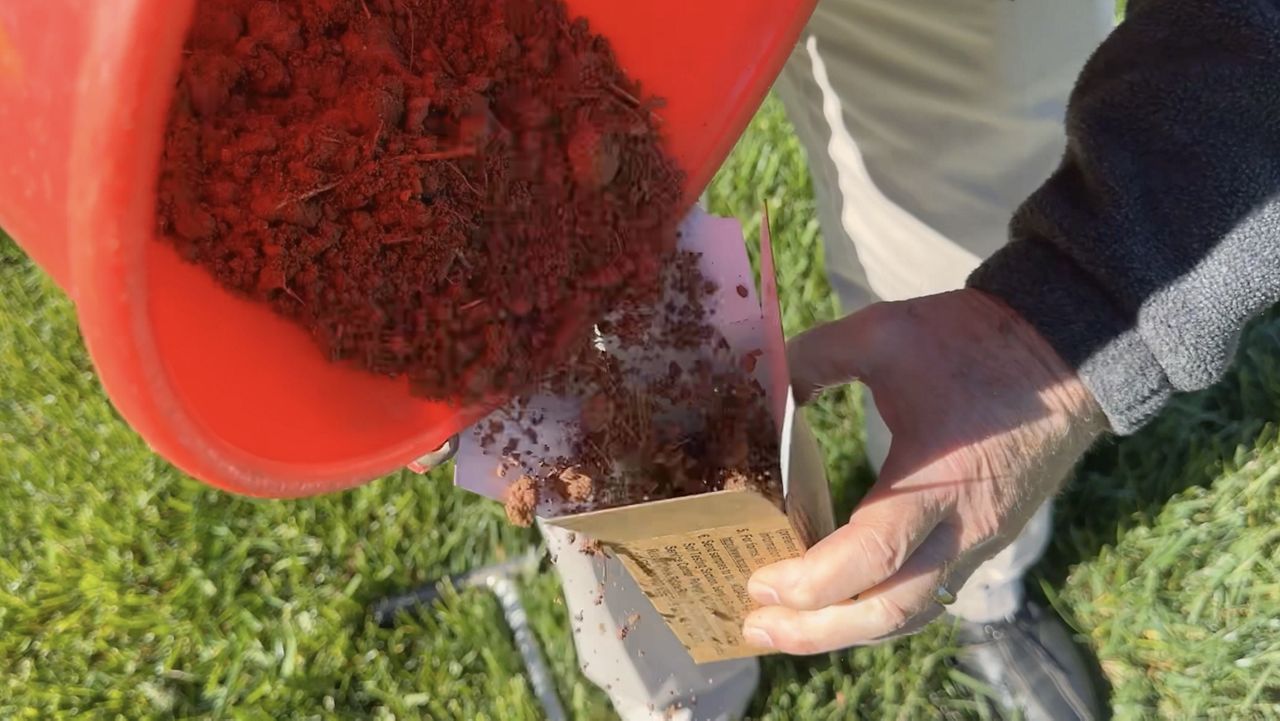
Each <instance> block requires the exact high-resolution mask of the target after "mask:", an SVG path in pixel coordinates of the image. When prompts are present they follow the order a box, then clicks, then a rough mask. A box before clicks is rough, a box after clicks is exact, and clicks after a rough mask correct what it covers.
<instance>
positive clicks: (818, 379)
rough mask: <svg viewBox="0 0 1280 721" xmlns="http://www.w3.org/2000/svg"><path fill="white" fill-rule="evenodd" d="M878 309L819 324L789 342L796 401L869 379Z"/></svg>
mask: <svg viewBox="0 0 1280 721" xmlns="http://www.w3.org/2000/svg"><path fill="white" fill-rule="evenodd" d="M875 308H876V306H872V307H870V308H866V309H863V310H860V311H858V312H856V313H851V314H849V315H847V316H845V317H843V318H841V319H840V320H836V321H832V322H830V323H824V324H822V325H819V326H816V327H814V328H811V329H809V330H807V331H805V332H803V333H801V334H800V335H798V336H796V337H794V338H792V339H791V341H790V342H788V343H787V363H788V364H789V366H790V369H791V387H792V391H793V393H794V394H795V398H796V403H798V404H801V405H803V404H805V403H808V402H809V401H811V400H813V398H814V396H816V395H817V394H818V393H820V392H821V391H823V390H824V389H827V388H833V387H835V386H841V385H844V384H846V383H852V382H853V381H855V380H866V378H867V376H868V374H869V373H870V372H871V367H872V365H873V363H872V360H873V353H874V349H875V344H874V343H873V342H872V330H873V327H872V326H873V321H874V318H875V317H876V313H875Z"/></svg>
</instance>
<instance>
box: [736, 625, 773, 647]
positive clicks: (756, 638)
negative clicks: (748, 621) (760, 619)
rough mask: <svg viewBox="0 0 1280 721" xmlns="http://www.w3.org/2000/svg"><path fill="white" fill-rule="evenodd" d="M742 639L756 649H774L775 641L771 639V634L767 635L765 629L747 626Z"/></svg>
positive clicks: (743, 630)
mask: <svg viewBox="0 0 1280 721" xmlns="http://www.w3.org/2000/svg"><path fill="white" fill-rule="evenodd" d="M742 637H743V638H744V639H746V641H747V643H748V644H750V645H752V646H755V647H756V648H773V639H772V638H769V634H767V633H765V632H764V630H763V629H759V628H755V627H754V626H747V627H746V628H744V629H742Z"/></svg>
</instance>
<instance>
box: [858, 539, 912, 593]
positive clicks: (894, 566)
mask: <svg viewBox="0 0 1280 721" xmlns="http://www.w3.org/2000/svg"><path fill="white" fill-rule="evenodd" d="M858 542H859V543H860V544H861V551H862V555H863V558H865V559H866V568H867V572H868V573H870V574H871V576H872V578H871V579H870V580H871V581H872V583H873V584H875V583H880V582H881V581H884V580H886V579H888V578H889V577H890V576H892V575H893V574H895V573H897V572H898V569H899V568H901V567H902V563H903V561H902V559H900V558H899V556H900V555H901V554H900V553H899V552H898V550H897V549H895V548H894V547H893V544H891V543H890V542H889V540H888V539H887V538H886V537H885V534H884V532H883V531H881V530H880V529H878V528H875V527H874V526H872V527H868V528H865V529H864V530H863V532H862V533H860V534H858Z"/></svg>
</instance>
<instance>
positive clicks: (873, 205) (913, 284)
mask: <svg viewBox="0 0 1280 721" xmlns="http://www.w3.org/2000/svg"><path fill="white" fill-rule="evenodd" d="M804 47H805V51H806V52H807V53H808V55H809V61H810V63H812V66H813V79H814V81H815V82H816V83H817V85H818V88H819V89H820V90H821V93H822V114H823V117H824V118H825V119H826V122H827V124H828V126H829V129H830V132H831V139H830V141H829V142H828V143H827V154H828V155H829V156H830V157H831V160H832V161H833V162H834V163H835V166H836V168H837V169H838V171H839V188H840V193H841V196H842V197H843V201H844V202H843V203H842V206H843V208H842V211H841V214H840V222H841V223H842V224H843V225H844V228H845V232H846V233H848V234H849V236H851V237H866V238H878V237H883V238H891V239H892V241H893V242H884V243H856V244H854V251H855V252H856V253H857V256H858V260H860V261H861V262H862V265H863V268H864V269H865V271H866V278H867V282H868V284H869V285H870V286H871V291H872V292H873V293H875V295H876V296H877V297H878V298H880V299H881V300H903V299H906V298H912V297H915V296H918V295H920V294H921V293H920V291H919V289H918V286H919V283H920V279H922V278H923V279H927V280H928V281H929V282H931V283H942V284H945V285H949V286H951V287H959V286H960V285H962V284H963V283H964V278H965V277H966V276H967V275H968V274H969V273H970V272H971V271H972V270H973V269H974V268H976V267H977V266H978V263H979V260H978V258H977V256H975V255H973V254H972V253H969V252H967V251H965V250H964V249H963V248H961V247H959V246H957V245H956V244H955V243H953V242H951V241H950V240H948V239H947V238H945V237H943V236H942V235H941V234H940V233H938V232H937V231H935V230H934V229H932V228H930V227H929V226H928V225H926V224H924V223H923V222H921V221H920V220H919V219H918V218H916V217H915V216H914V215H911V214H910V213H908V212H906V211H905V210H903V209H902V208H900V207H898V206H897V205H895V204H894V203H893V202H892V201H891V200H889V199H888V198H887V197H885V195H884V194H883V193H881V192H880V190H879V189H878V188H876V186H875V183H873V182H872V180H871V176H870V174H869V173H868V172H867V166H866V164H865V163H864V162H863V160H862V153H861V152H859V150H858V145H857V143H855V142H854V141H853V137H852V136H851V135H850V134H849V129H848V128H847V127H845V123H844V109H843V105H842V104H841V102H840V97H839V96H838V95H837V94H836V92H835V90H834V89H833V88H832V87H831V81H830V79H829V78H828V76H827V66H826V63H825V62H823V60H822V56H821V55H819V54H818V39H817V38H816V37H814V36H812V35H810V36H809V38H808V39H807V40H806V41H805V44H804Z"/></svg>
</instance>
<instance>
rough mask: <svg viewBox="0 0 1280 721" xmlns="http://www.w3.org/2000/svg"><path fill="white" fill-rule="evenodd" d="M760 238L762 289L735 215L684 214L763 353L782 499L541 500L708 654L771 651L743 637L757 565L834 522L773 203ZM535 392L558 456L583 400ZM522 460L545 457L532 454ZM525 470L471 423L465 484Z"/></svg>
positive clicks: (497, 491)
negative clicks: (792, 350) (804, 386)
mask: <svg viewBox="0 0 1280 721" xmlns="http://www.w3.org/2000/svg"><path fill="white" fill-rule="evenodd" d="M760 241H761V242H760V251H761V252H760V275H761V278H762V280H761V287H760V289H759V292H758V293H757V292H756V287H755V282H754V277H753V276H754V274H753V272H752V270H751V266H750V262H749V259H748V255H747V248H746V245H745V242H744V239H743V233H742V228H741V225H740V224H739V223H738V222H737V221H734V220H731V219H722V218H713V217H711V216H708V215H706V214H705V213H703V212H701V211H700V210H696V209H695V211H694V212H693V213H692V214H691V215H690V217H689V218H688V219H687V220H686V222H685V224H684V226H683V233H682V237H681V247H682V249H685V250H690V251H694V252H698V253H700V254H701V259H700V261H699V262H700V265H701V271H702V274H703V275H704V276H705V277H706V278H707V279H708V280H710V281H712V282H713V283H715V285H716V290H715V291H714V297H713V298H712V308H713V311H714V312H713V313H712V314H711V322H712V324H713V325H714V326H715V327H716V329H717V330H718V331H719V332H720V333H721V335H723V337H724V338H725V339H726V340H727V341H728V344H729V345H730V346H731V348H732V350H733V351H734V352H736V353H742V354H755V355H758V357H759V362H758V363H756V364H755V367H754V368H753V369H752V372H753V374H754V375H755V379H756V381H758V382H759V384H760V385H761V386H762V387H763V388H764V390H765V396H766V400H767V402H768V404H769V407H770V413H771V415H772V418H773V421H774V424H775V425H776V432H777V434H778V438H779V446H778V447H779V449H780V453H779V455H780V457H779V458H778V473H779V477H780V479H781V499H780V500H779V499H777V498H776V497H771V496H770V495H767V494H766V493H764V492H762V491H761V490H758V489H756V488H753V487H744V488H737V489H734V490H721V491H714V492H709V493H702V494H698V495H690V496H684V497H679V498H669V499H663V500H654V501H649V502H644V503H635V504H631V505H625V506H621V507H613V508H607V509H604V510H592V511H587V512H575V511H576V509H574V508H572V507H569V506H567V505H566V504H564V503H563V502H560V501H558V500H557V499H554V498H552V499H540V501H539V504H538V506H537V515H538V517H539V518H541V519H543V520H544V521H545V522H547V523H550V524H553V525H556V526H560V527H563V528H566V529H569V530H571V531H574V532H576V533H579V534H583V535H585V536H587V537H589V538H591V539H593V540H596V541H599V542H600V543H601V544H602V545H603V546H604V547H605V548H606V549H607V550H608V551H609V552H611V553H612V554H614V555H616V556H617V557H618V559H619V560H620V561H621V562H622V563H623V565H624V566H625V567H626V569H627V570H628V571H629V572H630V573H631V575H632V576H633V577H634V579H635V580H636V582H637V584H638V585H639V586H640V588H641V590H642V591H643V592H644V594H645V595H646V596H647V597H648V599H649V600H650V601H651V602H652V603H653V605H654V607H655V609H656V610H657V611H658V613H659V614H660V615H661V616H662V618H663V619H664V620H665V621H666V623H667V625H668V626H670V628H671V630H672V631H673V632H674V633H675V635H676V636H677V637H678V638H679V639H680V641H681V642H682V643H683V644H684V646H685V648H687V649H688V651H689V653H690V655H691V656H692V658H693V659H694V661H696V662H698V663H705V662H711V661H722V660H726V659H733V658H743V657H748V656H756V655H760V654H762V653H766V651H763V650H761V649H756V648H753V647H751V646H749V645H748V644H747V643H746V642H745V641H744V640H743V638H742V622H743V620H744V619H745V618H746V616H747V614H748V613H749V612H750V611H751V610H752V608H753V603H752V601H751V600H750V599H749V598H748V597H747V591H746V587H747V581H748V579H749V578H750V577H751V574H752V573H753V572H754V571H755V570H756V569H758V568H761V567H763V566H766V565H769V564H771V563H774V562H776V561H780V560H783V559H786V558H793V557H796V556H799V555H801V554H802V553H804V551H805V549H806V548H808V547H809V546H811V545H813V543H815V542H816V541H817V540H819V539H820V538H822V537H823V536H825V535H827V534H828V533H830V532H831V531H832V530H833V528H834V518H833V514H832V508H831V498H830V493H829V489H828V486H827V479H826V474H825V472H824V467H823V458H822V454H821V452H820V450H819V448H818V446H817V443H816V441H815V440H814V438H813V435H812V433H811V432H810V431H809V429H808V426H807V424H806V423H805V422H804V419H803V416H802V415H801V414H800V413H799V412H798V410H797V409H796V406H795V403H794V399H793V397H792V394H791V388H790V383H789V372H788V368H787V361H786V347H785V341H784V338H783V332H782V324H781V313H780V310H779V306H778V293H777V282H776V276H775V274H774V267H773V254H772V248H771V246H770V241H769V233H768V221H767V214H766V218H765V222H764V223H762V229H761V239H760ZM533 403H534V404H535V405H536V406H537V410H538V412H537V414H536V415H537V416H538V417H539V418H540V419H541V423H539V424H538V427H537V434H538V443H539V444H541V447H542V448H543V452H544V454H545V457H546V458H555V457H557V456H559V455H561V454H562V453H563V449H564V448H565V447H567V440H566V434H567V433H570V432H571V431H569V430H567V429H568V428H570V427H572V424H571V423H569V422H568V420H567V419H576V418H577V417H578V415H579V413H580V406H581V403H580V401H578V400H576V399H572V398H563V397H539V398H537V399H535V400H534V401H533ZM502 412H503V411H498V412H497V413H502ZM562 421H563V422H562ZM482 424H483V422H482ZM521 463H522V464H524V465H525V466H526V467H528V466H531V465H536V463H537V461H536V459H530V458H528V457H525V458H524V459H523V460H522V461H521ZM521 475H522V473H521V470H520V468H514V469H513V468H512V466H511V462H510V460H509V459H507V460H506V462H504V454H503V453H501V452H500V451H499V450H497V449H496V448H495V447H494V446H493V444H487V445H486V444H483V443H481V442H480V441H479V440H478V434H476V433H472V432H464V433H463V434H462V436H461V438H460V444H459V450H458V454H457V458H456V466H455V483H456V484H457V485H458V486H460V487H462V488H465V489H467V490H470V491H473V492H476V493H480V494H482V495H485V496H489V497H490V498H494V499H497V500H503V499H504V498H505V497H506V495H507V492H508V489H509V488H510V487H511V486H512V484H513V483H515V482H516V480H517V479H518V478H519V477H520V476H521Z"/></svg>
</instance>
